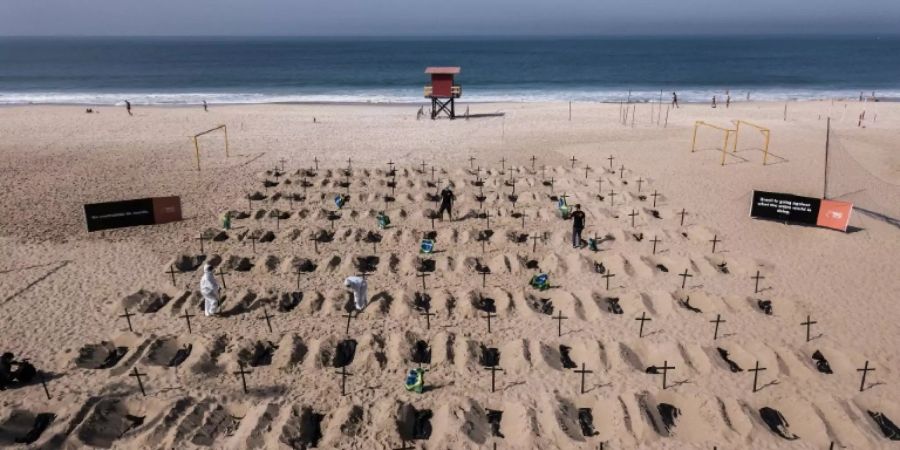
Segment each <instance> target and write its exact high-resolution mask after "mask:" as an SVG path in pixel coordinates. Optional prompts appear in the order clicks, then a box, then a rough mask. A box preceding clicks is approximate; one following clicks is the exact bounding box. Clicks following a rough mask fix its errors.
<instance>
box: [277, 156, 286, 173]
mask: <svg viewBox="0 0 900 450" xmlns="http://www.w3.org/2000/svg"><path fill="white" fill-rule="evenodd" d="M286 161H287V160H286V159H284V158H281V159H279V160H278V162H280V163H281V171H282V172H284V163H285V162H286ZM277 173H278V172H276V174H277Z"/></svg>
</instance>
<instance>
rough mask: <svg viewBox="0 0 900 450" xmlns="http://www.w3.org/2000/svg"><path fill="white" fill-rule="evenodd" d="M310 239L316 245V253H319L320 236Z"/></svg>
mask: <svg viewBox="0 0 900 450" xmlns="http://www.w3.org/2000/svg"><path fill="white" fill-rule="evenodd" d="M310 240H311V241H313V247H314V248H315V250H316V254H318V253H319V238H318V237H314V238H312V239H310Z"/></svg>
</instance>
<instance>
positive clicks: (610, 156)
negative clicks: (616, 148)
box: [606, 155, 616, 170]
mask: <svg viewBox="0 0 900 450" xmlns="http://www.w3.org/2000/svg"><path fill="white" fill-rule="evenodd" d="M606 159H608V160H609V169H610V170H612V168H613V165H612V162H613V160H614V159H616V158H615V157H614V156H613V155H609V158H606Z"/></svg>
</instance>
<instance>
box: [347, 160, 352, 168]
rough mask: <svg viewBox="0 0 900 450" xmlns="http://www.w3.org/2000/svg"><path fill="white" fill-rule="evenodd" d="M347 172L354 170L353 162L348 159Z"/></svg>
mask: <svg viewBox="0 0 900 450" xmlns="http://www.w3.org/2000/svg"><path fill="white" fill-rule="evenodd" d="M347 170H353V161H352V160H351V159H350V158H347Z"/></svg>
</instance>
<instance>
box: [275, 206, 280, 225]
mask: <svg viewBox="0 0 900 450" xmlns="http://www.w3.org/2000/svg"><path fill="white" fill-rule="evenodd" d="M275 229H276V230H280V229H281V211H275Z"/></svg>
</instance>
